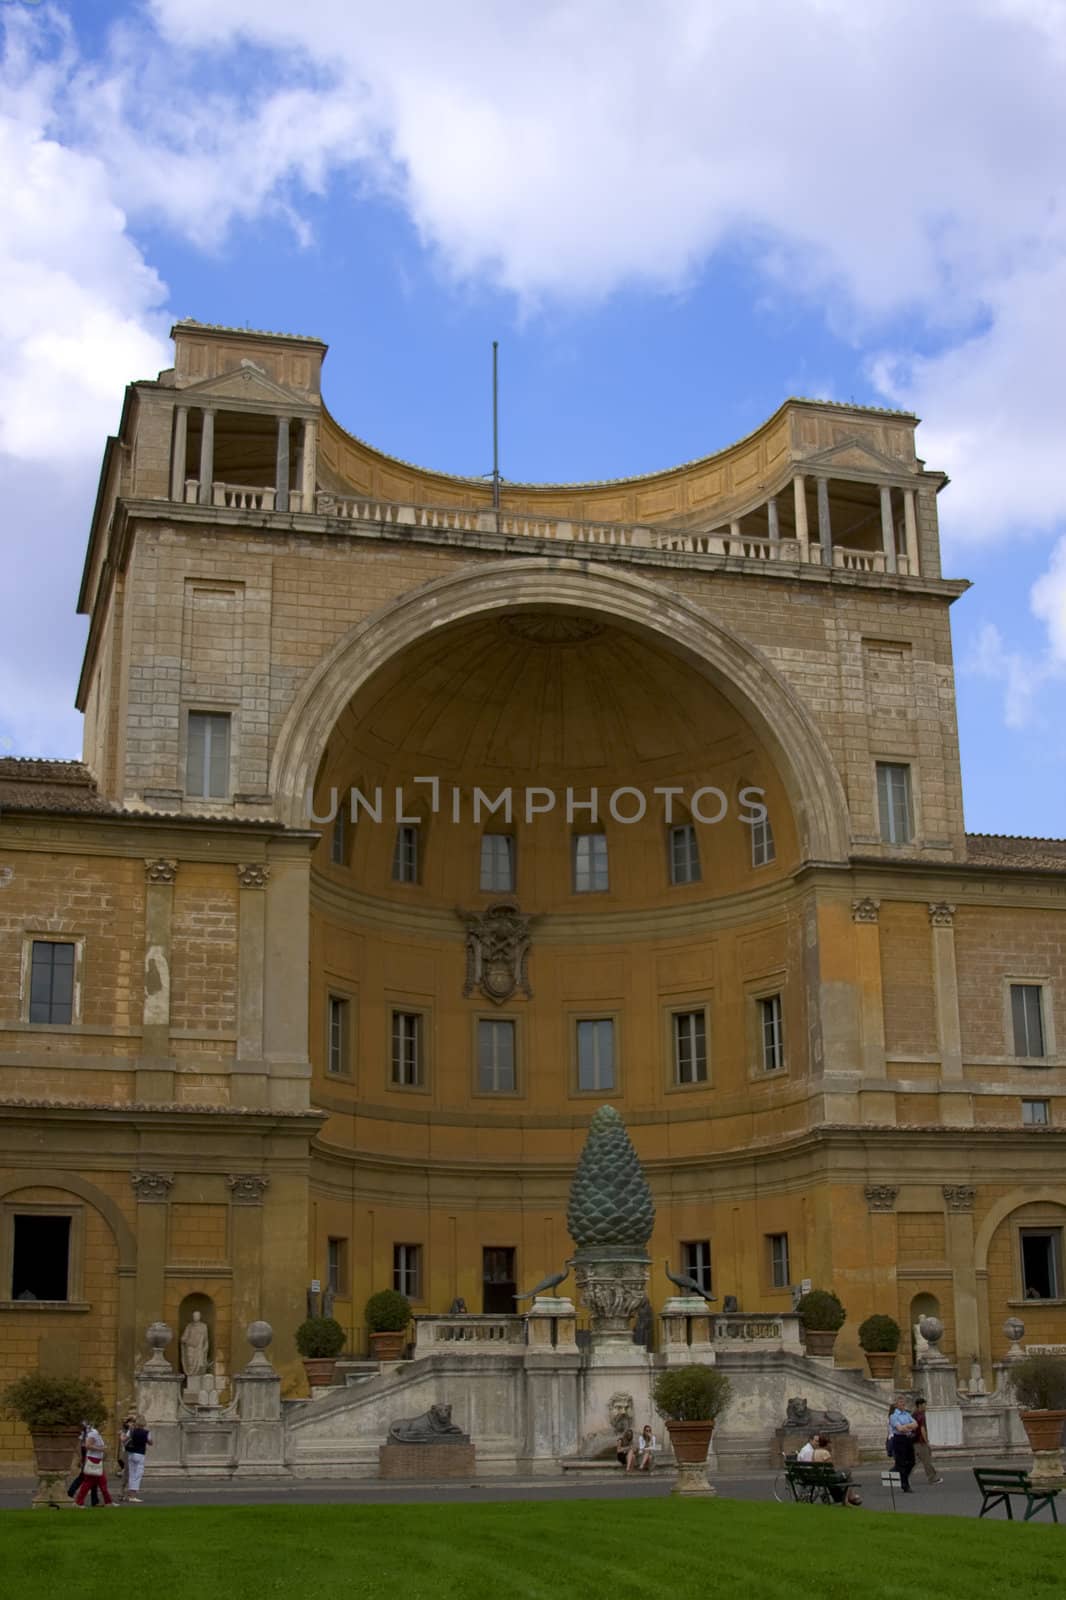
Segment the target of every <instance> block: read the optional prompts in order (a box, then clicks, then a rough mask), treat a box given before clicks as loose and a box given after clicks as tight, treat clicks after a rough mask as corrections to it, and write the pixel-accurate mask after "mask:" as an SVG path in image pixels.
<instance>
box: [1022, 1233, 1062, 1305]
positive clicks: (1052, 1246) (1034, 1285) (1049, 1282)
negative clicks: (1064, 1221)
mask: <svg viewBox="0 0 1066 1600" xmlns="http://www.w3.org/2000/svg"><path fill="white" fill-rule="evenodd" d="M1021 1246H1022V1288H1023V1290H1024V1292H1025V1298H1026V1299H1027V1300H1058V1299H1059V1298H1060V1297H1061V1296H1062V1229H1061V1228H1023V1229H1022V1233H1021Z"/></svg>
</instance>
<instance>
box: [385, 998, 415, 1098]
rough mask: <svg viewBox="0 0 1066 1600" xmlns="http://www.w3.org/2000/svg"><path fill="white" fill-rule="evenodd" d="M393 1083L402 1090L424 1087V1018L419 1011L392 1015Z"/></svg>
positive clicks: (400, 1012)
mask: <svg viewBox="0 0 1066 1600" xmlns="http://www.w3.org/2000/svg"><path fill="white" fill-rule="evenodd" d="M392 1081H393V1083H394V1084H396V1085H397V1086H398V1087H400V1088H402V1089H418V1088H420V1087H421V1085H422V1016H421V1013H420V1012H418V1011H394V1012H393V1013H392Z"/></svg>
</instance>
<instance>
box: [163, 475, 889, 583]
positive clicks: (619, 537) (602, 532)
mask: <svg viewBox="0 0 1066 1600" xmlns="http://www.w3.org/2000/svg"><path fill="white" fill-rule="evenodd" d="M184 495H185V503H186V504H188V505H195V504H197V503H198V502H200V503H202V497H201V493H200V480H199V479H197V478H187V479H186V480H185V485H184ZM288 501H289V503H288V510H289V511H290V512H303V511H305V510H306V511H311V510H312V509H313V510H314V511H316V512H317V513H318V514H319V515H320V516H324V517H326V518H328V519H329V520H331V521H337V522H342V523H354V522H371V523H379V524H384V525H386V526H392V527H395V528H412V529H427V530H434V531H439V532H455V533H495V534H502V535H503V536H504V537H505V538H512V539H550V540H553V541H563V540H565V541H568V542H570V543H574V544H584V545H600V546H608V547H613V548H622V549H626V548H629V549H637V550H640V549H644V550H660V551H669V552H671V553H673V554H677V555H687V556H710V557H717V558H719V559H724V560H740V561H759V562H767V563H777V562H785V563H791V564H797V563H803V564H805V565H809V566H824V565H825V564H826V561H827V557H826V553H825V551H824V550H823V546H822V544H821V543H819V542H818V541H817V540H815V539H809V540H808V539H807V538H802V539H801V538H789V537H771V538H766V537H764V536H762V535H759V534H750V533H745V532H743V531H742V529H741V526H740V523H739V522H733V523H730V524H729V525H728V526H727V527H718V528H710V529H703V530H699V529H679V528H670V527H656V526H647V525H645V524H641V523H627V522H580V521H576V520H572V519H569V518H565V517H542V516H537V515H536V514H534V513H529V512H524V511H523V512H519V511H504V510H501V511H496V510H493V509H491V508H482V509H478V508H469V507H468V508H463V507H461V506H422V505H405V504H402V503H401V502H398V501H393V500H379V499H376V498H374V497H372V496H364V495H338V494H333V493H332V492H330V491H327V490H318V491H317V493H315V494H314V495H313V496H312V495H311V493H310V492H307V493H304V492H302V491H301V490H299V489H291V490H290V491H289V496H288ZM276 502H277V491H276V490H275V489H274V488H273V487H270V486H266V485H262V484H239V483H213V484H212V485H211V504H212V505H215V506H221V507H225V508H227V509H229V510H235V511H260V512H263V511H266V512H272V511H274V510H275V506H276ZM776 525H777V524H776V521H774V522H773V523H772V524H771V526H772V527H776ZM911 542H912V544H914V545H915V553H914V554H913V555H912V554H911V552H910V551H907V552H904V551H902V550H901V551H899V552H898V553H897V554H896V557H895V573H896V574H897V575H899V576H902V577H909V576H911V575H915V576H916V575H917V573H918V564H917V553H916V538H912V540H911ZM830 559H831V563H832V566H833V567H834V568H835V569H836V570H837V571H839V572H850V573H855V574H871V575H873V574H878V575H885V574H890V572H891V569H890V566H889V556H888V555H887V554H886V551H885V550H884V549H880V550H855V549H851V548H849V547H848V546H846V545H833V546H832V551H831V558H830Z"/></svg>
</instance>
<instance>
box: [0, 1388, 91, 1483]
mask: <svg viewBox="0 0 1066 1600" xmlns="http://www.w3.org/2000/svg"><path fill="white" fill-rule="evenodd" d="M0 1410H2V1411H3V1412H4V1414H5V1415H6V1416H9V1417H16V1418H17V1419H18V1421H19V1422H21V1423H22V1425H23V1426H24V1427H25V1428H26V1429H28V1431H29V1435H30V1438H31V1439H32V1440H33V1454H34V1459H35V1461H36V1464H37V1476H38V1479H39V1480H40V1486H39V1488H38V1491H37V1495H36V1501H37V1502H38V1503H49V1504H55V1505H63V1504H65V1503H66V1496H65V1494H64V1493H63V1492H62V1482H63V1480H64V1479H65V1477H66V1474H67V1472H68V1470H69V1469H70V1466H71V1463H72V1460H73V1457H74V1453H75V1451H76V1450H77V1447H78V1439H79V1437H80V1434H81V1425H82V1423H83V1422H91V1423H93V1424H94V1425H95V1426H97V1427H98V1426H99V1425H100V1423H101V1422H103V1420H104V1418H105V1417H106V1415H107V1405H106V1403H105V1401H104V1396H103V1393H102V1392H101V1389H100V1385H99V1384H98V1383H97V1382H96V1379H95V1378H56V1377H50V1376H48V1375H47V1374H46V1373H43V1372H29V1373H27V1374H26V1376H25V1377H24V1378H17V1379H16V1380H15V1382H14V1383H9V1384H8V1386H7V1388H6V1389H5V1390H4V1391H3V1393H2V1394H0Z"/></svg>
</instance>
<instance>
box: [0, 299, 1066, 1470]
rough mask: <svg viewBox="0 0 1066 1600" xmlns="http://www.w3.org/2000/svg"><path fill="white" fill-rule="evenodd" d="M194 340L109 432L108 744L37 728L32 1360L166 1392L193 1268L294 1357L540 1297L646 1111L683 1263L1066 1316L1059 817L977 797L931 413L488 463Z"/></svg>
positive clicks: (28, 961)
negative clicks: (626, 475) (153, 1376)
mask: <svg viewBox="0 0 1066 1600" xmlns="http://www.w3.org/2000/svg"><path fill="white" fill-rule="evenodd" d="M174 340H175V365H174V367H173V369H171V370H168V371H167V372H164V373H162V374H160V376H159V378H158V379H157V380H155V381H144V382H137V383H134V384H132V385H131V386H130V388H129V390H128V391H127V395H126V402H125V405H124V408H123V413H122V420H121V424H120V428H119V432H118V435H117V436H116V437H115V438H113V439H112V440H110V441H109V443H108V446H107V450H106V452H105V456H104V462H103V467H102V471H101V479H100V489H99V495H98V499H97V504H96V508H95V513H94V517H93V523H92V528H91V532H90V539H89V548H88V554H87V559H86V565H85V575H84V581H83V585H82V591H81V600H80V607H81V610H82V611H83V612H84V613H85V614H86V615H87V616H88V617H89V637H88V644H87V649H86V655H85V663H84V669H83V673H82V678H81V683H80V686H79V690H78V704H79V706H80V707H81V709H82V710H83V711H84V713H85V752H84V761H83V762H81V763H75V762H70V763H67V762H52V761H29V760H27V761H21V760H3V761H0V1274H2V1279H0V1380H2V1379H3V1378H6V1377H8V1376H10V1375H12V1374H13V1373H17V1372H20V1371H23V1370H26V1369H28V1368H31V1367H33V1366H36V1365H39V1366H41V1367H43V1368H45V1369H47V1370H53V1371H61V1370H72V1369H76V1370H80V1371H82V1372H83V1373H86V1374H89V1373H92V1374H95V1375H97V1376H98V1377H100V1378H101V1380H102V1381H103V1382H104V1385H105V1388H106V1389H107V1391H108V1394H109V1396H110V1397H111V1399H113V1400H114V1401H115V1403H116V1404H119V1403H122V1401H123V1400H124V1399H125V1398H126V1397H127V1396H128V1394H129V1393H130V1390H131V1381H132V1374H133V1371H134V1367H135V1363H136V1362H137V1361H139V1359H140V1356H141V1354H142V1353H143V1347H142V1346H141V1345H140V1340H141V1338H142V1335H143V1330H144V1328H145V1327H146V1325H147V1324H148V1323H149V1322H152V1321H154V1320H156V1319H158V1318H160V1317H162V1318H164V1319H165V1320H166V1321H167V1322H168V1323H170V1325H171V1326H172V1327H174V1328H175V1329H178V1330H180V1329H181V1327H183V1326H184V1324H185V1323H186V1322H187V1321H188V1320H189V1318H190V1316H191V1314H192V1311H193V1310H200V1312H201V1315H202V1316H203V1317H204V1318H205V1319H206V1320H207V1321H208V1323H209V1327H210V1331H211V1339H212V1353H213V1356H215V1355H217V1357H218V1359H219V1362H220V1366H221V1367H222V1369H223V1370H225V1369H227V1368H228V1366H229V1364H230V1363H231V1362H232V1361H234V1360H237V1359H240V1350H241V1338H240V1330H241V1329H242V1328H243V1327H244V1326H245V1325H246V1324H247V1323H248V1322H249V1321H251V1320H252V1319H253V1318H256V1317H264V1318H266V1319H267V1320H268V1321H270V1322H271V1323H272V1324H273V1326H274V1328H275V1346H274V1351H275V1356H276V1359H277V1362H278V1364H279V1365H280V1366H282V1367H283V1368H284V1370H285V1372H286V1379H287V1382H288V1384H289V1386H290V1388H291V1390H292V1392H299V1385H301V1384H302V1381H303V1380H302V1374H301V1372H300V1369H299V1366H298V1363H297V1362H296V1360H295V1350H294V1347H293V1344H292V1335H293V1331H294V1329H295V1326H296V1325H297V1323H298V1322H299V1321H300V1320H301V1319H302V1317H303V1316H304V1315H305V1313H306V1307H307V1296H308V1291H309V1287H310V1286H311V1284H312V1283H313V1282H317V1283H318V1284H320V1285H321V1286H322V1289H323V1290H328V1292H329V1295H330V1298H331V1299H332V1302H333V1306H334V1311H335V1314H336V1315H337V1316H338V1318H339V1319H340V1320H341V1321H342V1322H343V1323H345V1325H346V1326H347V1328H348V1330H349V1334H350V1341H351V1346H352V1348H353V1350H356V1351H359V1350H361V1349H362V1348H363V1343H364V1330H363V1326H362V1320H363V1319H362V1308H363V1305H364V1302H365V1300H366V1297H367V1295H368V1294H369V1293H370V1292H372V1291H373V1290H376V1289H380V1288H383V1287H391V1286H394V1285H395V1286H396V1287H400V1288H402V1289H404V1290H405V1291H407V1292H408V1293H409V1294H410V1297H411V1298H412V1300H413V1302H414V1304H415V1308H416V1310H417V1311H425V1312H431V1311H432V1312H439V1311H441V1310H446V1309H447V1307H448V1305H449V1304H450V1303H451V1301H452V1300H453V1299H454V1298H455V1297H456V1296H461V1297H462V1298H463V1299H465V1301H466V1303H467V1305H468V1307H469V1308H470V1310H471V1311H478V1310H481V1309H484V1310H486V1311H491V1312H494V1313H498V1312H499V1311H501V1310H504V1309H509V1308H510V1305H511V1304H512V1303H513V1300H512V1297H513V1294H514V1291H515V1289H516V1288H517V1289H523V1288H526V1287H528V1286H529V1285H531V1284H532V1283H533V1282H535V1281H536V1280H537V1279H538V1278H539V1277H541V1276H543V1275H544V1274H546V1273H548V1272H550V1271H552V1270H554V1269H557V1268H558V1267H559V1266H560V1265H561V1263H562V1262H563V1261H564V1260H565V1259H566V1257H567V1256H568V1255H569V1253H570V1243H569V1239H568V1235H567V1232H566V1224H565V1214H564V1213H565V1197H566V1193H567V1189H568V1185H569V1181H570V1176H571V1173H572V1170H573V1166H574V1162H575V1160H576V1158H577V1154H578V1152H579V1150H580V1148H581V1145H582V1143H583V1140H584V1135H585V1130H586V1129H587V1126H588V1122H589V1120H590V1117H591V1115H592V1112H593V1111H594V1110H595V1108H596V1106H597V1105H599V1104H600V1103H602V1102H604V1101H608V1102H610V1103H612V1104H615V1105H617V1106H618V1108H619V1109H620V1110H621V1111H622V1113H623V1115H624V1118H625V1121H626V1124H627V1126H628V1128H629V1130H630V1132H631V1135H632V1138H633V1140H634V1142H635V1144H636V1146H637V1149H638V1151H639V1154H640V1157H641V1160H642V1162H643V1164H644V1168H645V1170H646V1172H647V1174H648V1176H649V1180H650V1182H651V1184H652V1188H653V1191H654V1194H655V1200H656V1207H657V1220H656V1228H655V1234H654V1237H653V1240H652V1246H651V1251H652V1255H653V1257H654V1259H655V1263H656V1273H655V1276H654V1279H653V1297H654V1298H655V1300H656V1303H657V1304H658V1303H660V1302H661V1301H662V1300H663V1299H665V1298H666V1295H667V1291H668V1285H667V1283H666V1280H665V1276H664V1275H663V1271H662V1267H663V1263H664V1261H669V1262H670V1263H672V1265H673V1268H674V1270H677V1269H678V1268H684V1269H685V1270H687V1271H689V1272H695V1273H697V1274H698V1275H700V1276H701V1277H703V1278H704V1281H707V1282H709V1283H710V1286H711V1288H712V1290H713V1292H714V1293H715V1294H716V1295H717V1296H718V1297H719V1301H721V1299H722V1297H724V1296H725V1295H726V1294H733V1295H736V1296H737V1297H738V1299H739V1302H740V1305H741V1306H742V1307H743V1309H745V1310H752V1311H759V1310H767V1311H770V1310H785V1309H788V1308H789V1307H790V1305H791V1292H790V1291H791V1289H792V1287H793V1286H796V1285H799V1284H800V1283H802V1282H803V1281H804V1280H811V1281H812V1282H813V1283H814V1284H816V1285H819V1286H826V1287H829V1286H832V1287H834V1288H835V1289H836V1290H837V1292H838V1293H839V1294H840V1296H841V1298H842V1299H843V1300H844V1302H845V1304H846V1305H847V1308H848V1322H847V1325H846V1327H845V1329H844V1332H843V1334H842V1336H841V1340H840V1343H839V1345H838V1350H839V1352H840V1354H841V1355H842V1357H843V1358H844V1359H845V1360H848V1359H852V1358H854V1357H855V1356H856V1352H857V1341H856V1330H857V1328H858V1324H859V1322H860V1321H861V1320H862V1318H863V1317H864V1316H866V1315H867V1314H868V1313H870V1312H872V1311H887V1312H890V1313H892V1314H893V1315H895V1316H896V1317H897V1318H898V1320H899V1321H900V1322H901V1324H903V1325H904V1326H909V1325H911V1324H912V1323H913V1322H914V1321H915V1319H916V1316H917V1315H919V1314H921V1313H922V1312H924V1311H933V1310H935V1311H936V1312H937V1313H938V1314H939V1315H940V1316H941V1317H942V1318H943V1320H944V1322H945V1325H946V1334H945V1341H944V1343H945V1347H946V1348H947V1349H948V1350H949V1351H952V1352H954V1353H955V1354H956V1355H957V1356H958V1357H959V1358H960V1359H961V1360H962V1361H963V1362H966V1361H968V1360H969V1359H970V1358H971V1356H972V1355H974V1354H976V1355H979V1356H980V1357H981V1358H982V1359H984V1360H985V1361H987V1360H988V1359H990V1358H991V1357H993V1356H996V1355H998V1354H1000V1353H1001V1351H1000V1348H999V1344H1000V1340H1001V1336H1000V1334H999V1332H998V1330H999V1328H1000V1327H1001V1324H1002V1322H1003V1319H1004V1317H1005V1316H1006V1315H1007V1314H1008V1312H1009V1310H1010V1309H1012V1308H1015V1307H1017V1306H1018V1305H1019V1303H1022V1304H1024V1316H1025V1322H1026V1326H1027V1330H1028V1336H1029V1338H1030V1339H1032V1340H1035V1341H1038V1342H1046V1343H1066V1289H1064V1288H1063V1281H1064V1280H1063V1271H1064V1261H1063V1229H1064V1227H1066V1182H1064V1180H1063V1176H1062V1173H1063V1160H1062V1157H1063V1140H1064V1139H1066V1092H1064V1091H1066V1056H1064V1055H1063V1052H1062V1048H1061V1045H1060V1041H1062V1040H1063V1039H1066V970H1064V968H1066V915H1064V908H1066V843H1064V842H1063V841H1054V840H1024V839H1014V838H1000V837H990V836H974V835H968V834H967V833H966V832H965V826H964V821H963V812H962V792H961V777H960V768H959V753H958V743H957V736H956V720H955V708H954V680H953V667H952V656H951V639H950V631H949V620H948V611H949V607H950V605H951V603H952V601H953V600H954V599H955V598H956V597H957V596H958V595H959V594H961V593H962V592H963V590H964V589H965V587H966V585H965V583H963V582H960V581H956V580H951V579H945V578H944V577H943V576H942V574H941V570H940V556H939V546H938V536H937V512H936V498H937V494H938V492H939V490H940V489H941V488H942V487H943V486H944V483H945V479H944V477H943V475H942V474H939V473H936V472H932V471H929V470H928V469H927V468H926V467H925V464H924V463H923V462H922V461H921V460H920V458H918V457H917V456H916V454H915V429H916V425H917V419H916V418H914V417H912V416H909V415H905V414H902V413H895V412H881V411H872V410H866V409H862V408H856V407H850V406H839V405H832V404H826V403H813V402H809V401H789V402H787V403H786V404H785V405H783V406H782V407H781V408H780V409H779V410H778V411H777V412H776V413H775V414H774V416H773V417H771V418H770V419H769V421H768V422H767V423H765V424H764V425H763V426H762V427H761V428H759V429H758V430H757V431H756V432H755V433H753V434H751V435H749V436H748V437H747V438H745V439H743V440H741V441H740V442H739V443H737V444H736V445H733V446H732V447H730V448H729V449H726V450H723V451H721V452H719V453H718V454H716V455H713V456H710V457H707V458H706V459H704V460H700V461H696V462H693V463H691V464H689V465H687V466H683V467H679V468H677V469H674V470H672V471H669V472H665V473H661V474H657V475H654V476H650V477H644V478H640V479H632V480H625V481H621V482H616V483H609V484H587V485H572V486H523V485H510V484H508V485H505V486H504V487H503V491H502V494H501V496H500V504H499V505H498V506H495V505H493V503H492V496H491V490H490V489H487V488H486V486H485V485H484V484H483V483H481V482H475V481H470V480H464V479H458V478H453V477H448V476H446V475H442V474H434V473H430V472H425V471H422V470H420V469H418V468H415V467H412V466H409V465H408V464H406V463H404V462H401V461H397V460H393V459H391V458H389V457H386V456H384V455H382V454H380V453H379V452H377V451H375V450H373V449H371V448H370V447H369V446H368V445H366V444H364V443H362V442H361V441H360V440H359V439H357V438H355V437H353V436H352V435H350V434H348V433H347V432H345V431H344V429H342V428H341V427H340V426H339V424H338V423H337V422H336V421H335V420H334V419H333V418H332V417H331V415H330V414H329V412H328V411H327V410H326V408H325V406H324V404H323V401H322V398H321V391H320V374H321V366H322V360H323V357H324V355H325V346H324V345H322V344H320V343H319V342H318V341H316V340H313V339H306V338H299V337H292V336H287V335H286V336H282V335H274V334H260V333H254V332H249V331H247V330H234V329H226V328H215V327H211V326H206V325H203V324H199V323H195V322H184V323H180V324H178V325H177V327H176V328H175V329H174ZM593 791H595V792H596V810H595V813H594V812H593V810H592V809H591V801H592V792H593ZM508 793H509V794H510V796H511V810H510V813H509V814H508V811H507V805H506V801H505V800H503V799H501V796H504V795H506V794H508ZM353 794H354V796H355V798H354V800H353ZM762 805H765V808H766V818H765V820H763V819H762V818H761V817H760V816H758V811H759V808H760V807H761V806H762ZM668 807H669V811H668ZM171 1355H172V1356H173V1355H174V1352H173V1351H172V1352H171ZM4 1426H6V1429H7V1431H6V1432H4V1433H3V1434H2V1435H0V1459H4V1460H17V1459H20V1458H21V1457H22V1455H23V1454H24V1452H25V1448H26V1441H25V1439H24V1437H23V1436H22V1435H21V1434H20V1432H19V1430H18V1429H17V1428H16V1427H14V1425H4Z"/></svg>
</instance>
